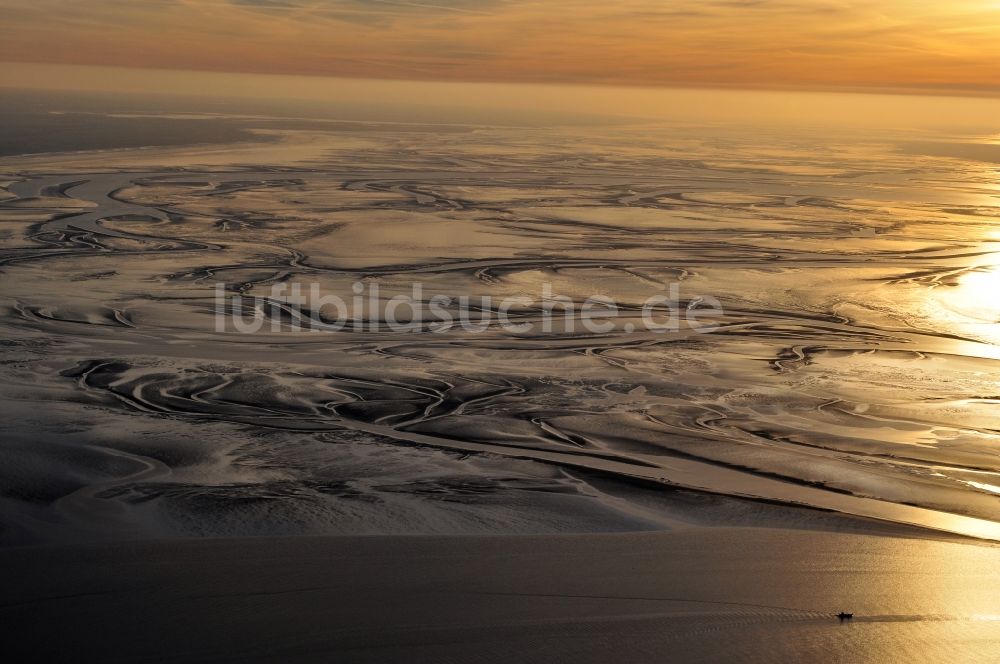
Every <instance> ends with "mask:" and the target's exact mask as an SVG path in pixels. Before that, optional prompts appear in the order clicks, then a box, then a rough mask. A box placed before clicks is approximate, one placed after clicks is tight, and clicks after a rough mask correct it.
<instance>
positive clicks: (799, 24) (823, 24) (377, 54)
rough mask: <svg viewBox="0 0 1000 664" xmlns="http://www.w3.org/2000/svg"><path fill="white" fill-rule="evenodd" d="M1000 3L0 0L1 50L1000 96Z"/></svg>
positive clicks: (422, 73)
mask: <svg viewBox="0 0 1000 664" xmlns="http://www.w3.org/2000/svg"><path fill="white" fill-rule="evenodd" d="M998 9H1000V3H998V2H995V1H992V0H991V1H990V2H983V1H982V0H956V1H954V2H949V3H913V2H906V1H904V0H879V1H877V2H858V1H854V0H844V1H834V0H798V1H797V2H796V1H789V0H754V1H746V2H741V1H739V0H737V1H733V0H698V1H695V0H676V1H674V2H662V1H661V0H622V2H618V3H613V4H609V3H605V2H598V1H597V0H558V1H553V2H546V3H537V2H529V1H527V0H507V1H500V0H439V1H438V2H433V3H419V2H403V1H399V2H391V1H385V2H380V1H379V2H376V1H365V0H283V1H282V2H274V1H268V0H229V1H227V0H178V1H176V2H166V1H165V2H151V1H149V0H143V1H139V2H136V1H134V0H128V1H126V0H94V1H91V2H82V1H80V0H71V1H69V2H67V1H66V0H36V1H35V2H33V3H31V4H30V5H26V4H25V3H22V2H15V1H14V0H0V11H2V12H3V14H4V22H5V28H6V30H5V38H4V40H3V42H2V43H0V60H5V61H15V62H39V63H59V64H88V65H104V66H133V67H143V68H174V69H190V70H206V71H229V72H252V73H273V74H307V75H325V76H347V77H360V78H389V79H405V80H452V81H487V82H504V81H505V82H536V83H552V82H563V83H584V84H595V83H615V84H620V85H690V86H720V87H727V86H741V87H757V88H760V87H772V88H773V87H777V88H809V89H844V88H863V89H889V90H893V89H907V90H915V89H919V90H937V91H952V90H963V91H980V92H992V93H1000V38H998V37H1000V11H998Z"/></svg>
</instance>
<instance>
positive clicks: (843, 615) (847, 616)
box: [837, 611, 854, 620]
mask: <svg viewBox="0 0 1000 664" xmlns="http://www.w3.org/2000/svg"><path fill="white" fill-rule="evenodd" d="M837 617H838V618H840V619H841V620H850V619H851V618H853V617H854V614H853V613H845V612H844V611H841V612H840V613H838V614H837Z"/></svg>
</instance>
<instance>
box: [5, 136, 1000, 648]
mask: <svg viewBox="0 0 1000 664" xmlns="http://www.w3.org/2000/svg"><path fill="white" fill-rule="evenodd" d="M259 131H263V130H259ZM266 131H268V132H270V133H268V134H267V135H266V137H267V139H268V140H267V141H266V142H244V143H235V144H228V145H224V144H218V145H200V146H173V147H163V148H150V149H142V150H129V149H118V150H104V151H90V152H78V153H72V154H69V153H67V154H57V155H34V156H24V157H15V158H8V159H5V160H4V161H3V163H2V164H0V186H2V191H0V270H2V273H3V275H2V283H0V286H2V292H0V329H2V333H3V344H2V345H0V377H2V381H0V415H2V417H3V419H4V423H5V427H4V429H5V430H4V435H3V438H2V441H0V544H2V545H3V548H0V580H2V582H3V586H4V588H5V594H4V600H3V604H2V607H0V608H2V610H3V612H4V614H3V616H2V617H3V621H2V623H3V630H4V635H5V637H7V638H5V642H10V643H13V645H12V646H11V647H12V648H13V649H14V652H15V653H16V654H18V655H21V656H29V655H30V656H32V657H35V658H41V657H43V656H47V655H51V656H53V657H55V658H56V659H57V660H60V659H61V660H69V659H73V660H74V661H81V660H88V661H219V660H223V661H224V660H239V661H246V660H252V659H260V660H265V661H282V662H285V661H315V660H316V659H324V658H333V657H335V658H336V660H337V661H432V660H433V661H448V660H460V661H469V660H470V659H473V660H474V661H501V660H503V661H510V660H517V661H522V660H524V661H535V660H537V661H542V660H545V661H574V662H581V661H582V662H587V661H607V660H608V659H611V658H613V657H615V656H617V655H620V653H621V652H623V651H624V650H627V651H628V652H629V654H630V658H629V659H630V660H632V661H664V660H667V661H670V660H672V659H676V660H681V661H683V660H698V661H733V659H737V660H739V661H751V662H753V661H761V662H765V661H775V660H800V661H801V660H805V661H809V660H823V661H845V662H847V661H947V660H954V659H956V655H957V659H958V660H960V661H990V657H991V656H992V654H993V653H994V652H995V643H996V642H997V639H998V638H1000V635H998V633H997V625H1000V622H998V621H997V616H998V615H1000V607H998V606H997V605H996V601H995V597H996V596H997V592H996V589H997V587H998V579H997V576H996V570H997V569H1000V567H998V565H997V562H998V560H997V551H998V550H997V549H996V548H995V546H993V545H992V544H988V543H985V542H986V541H988V540H997V539H1000V456H998V451H997V450H998V447H997V443H998V442H1000V434H998V431H1000V419H998V416H997V403H998V397H997V394H998V392H997V386H998V383H997V380H996V376H997V362H998V361H1000V353H998V350H997V344H998V343H1000V336H998V333H997V321H998V320H1000V308H998V307H997V306H996V300H995V297H994V295H995V292H996V289H997V286H998V285H1000V279H998V275H1000V269H998V266H1000V262H998V260H997V256H998V255H1000V252H998V236H997V235H996V230H995V225H996V220H997V219H998V218H1000V214H998V204H997V188H996V174H995V170H994V168H993V167H992V166H990V165H989V164H988V163H987V162H984V161H976V159H975V157H976V154H977V153H976V151H975V150H973V151H963V153H962V154H961V155H957V157H962V158H956V155H955V154H953V151H951V150H949V151H948V155H944V154H942V153H941V152H940V151H938V150H924V151H923V153H920V154H913V152H914V151H917V152H920V148H919V146H920V145H922V144H924V143H922V142H918V139H919V140H920V141H924V142H926V141H930V142H934V141H935V140H936V137H934V136H927V137H915V136H913V135H912V133H905V132H904V133H901V134H900V135H899V136H896V137H894V136H892V135H890V134H887V133H885V132H880V133H879V134H878V135H868V136H865V135H838V134H832V135H831V134H823V133H809V132H807V131H805V130H800V131H798V133H794V134H793V133H790V132H788V131H785V130H784V129H783V128H775V129H772V130H770V131H766V130H763V129H761V130H760V131H755V132H753V133H748V132H745V131H741V130H736V129H731V128H725V127H676V126H653V125H645V126H622V127H617V128H615V129H613V130H612V129H609V128H607V127H603V128H601V129H599V130H598V129H594V128H593V127H561V128H546V129H544V130H543V129H537V128H517V129H512V128H509V127H493V126H476V127H469V126H463V127H462V128H461V130H460V131H458V130H453V129H441V130H437V129H434V128H433V127H414V126H406V127H403V126H395V125H393V124H392V123H391V122H389V123H386V124H383V125H380V126H377V127H374V126H368V127H352V128H351V130H350V131H344V130H343V128H342V127H336V126H332V125H331V126H330V127H327V128H326V129H319V128H310V129H309V130H304V129H302V128H301V127H297V128H286V129H281V128H274V127H272V128H270V129H268V130H266ZM944 140H945V139H944V138H942V141H944ZM948 140H953V139H948ZM966 140H968V141H974V140H975V137H966ZM914 146H916V147H914ZM924 153H926V154H924ZM415 281H419V282H420V283H421V284H422V287H423V293H424V294H425V296H426V297H430V296H431V295H432V294H437V293H441V294H446V295H451V296H455V297H464V298H467V299H468V301H469V302H471V303H472V308H473V309H474V310H476V311H478V312H480V313H488V314H495V313H496V308H497V307H496V305H495V302H496V301H497V300H499V299H501V298H504V297H511V296H527V297H531V298H536V299H537V298H539V296H540V294H541V292H542V291H543V288H544V287H545V284H549V285H550V286H551V287H552V288H553V290H554V292H555V293H557V294H559V295H562V296H565V297H566V298H567V299H568V300H569V301H571V302H573V303H574V304H579V303H581V302H583V301H584V300H585V298H588V297H589V296H591V295H594V294H600V295H602V296H606V297H610V298H613V299H614V300H615V301H616V302H617V303H618V305H619V307H618V310H617V312H616V313H615V315H614V316H612V317H611V318H610V320H611V322H612V323H613V327H612V328H611V329H610V330H608V331H605V332H601V333H591V332H588V331H581V330H580V329H579V328H574V329H573V330H570V329H569V325H570V323H571V322H576V321H575V319H565V318H562V319H560V320H558V322H557V323H556V324H555V325H554V327H553V328H552V329H548V330H545V329H541V328H540V325H541V324H542V321H543V316H542V314H543V308H542V306H541V304H540V303H539V302H533V303H532V304H530V305H525V306H522V307H520V308H517V309H515V310H513V311H512V312H511V316H512V319H513V320H514V321H515V322H517V323H522V324H526V325H530V326H531V330H530V331H528V332H525V331H516V330H512V329H510V328H506V327H503V326H500V325H496V324H489V325H486V326H485V328H484V329H483V330H481V331H478V332H470V331H468V330H464V329H461V328H453V329H447V330H441V329H434V328H433V327H431V326H430V325H429V324H425V322H424V321H416V322H415V324H414V325H412V326H411V327H410V328H409V329H406V330H402V331H400V330H396V329H392V328H390V327H388V326H387V325H386V324H385V323H386V321H384V320H383V319H382V318H381V317H380V316H379V315H376V314H372V313H371V312H370V311H369V312H368V313H365V312H361V313H360V314H359V315H357V316H355V317H353V318H351V319H350V320H349V321H348V323H347V324H346V325H345V326H344V327H343V328H342V329H340V330H339V331H336V332H330V331H328V329H327V324H328V323H329V321H328V320H326V319H323V317H322V315H320V316H318V317H317V318H314V319H310V320H309V321H306V325H305V327H302V326H301V325H298V323H301V322H302V320H300V319H299V318H296V317H295V316H293V315H292V314H293V313H294V312H293V310H292V309H290V308H289V307H288V306H285V304H284V303H283V302H281V301H276V300H275V298H274V297H273V296H272V290H271V289H272V287H273V286H274V285H275V284H286V285H290V284H294V283H316V284H318V285H319V286H320V287H321V288H322V291H323V292H324V293H332V294H338V295H340V296H344V297H347V296H349V294H351V293H352V292H353V291H352V287H353V285H354V284H363V285H364V286H365V287H366V288H369V289H370V288H371V287H372V286H377V287H378V295H377V296H375V302H376V304H377V305H378V306H377V307H375V310H376V311H378V310H380V307H381V306H382V305H384V304H385V303H386V302H387V301H389V300H390V299H391V298H393V297H394V296H396V295H399V294H403V293H407V292H410V289H411V286H412V284H413V282H415ZM216 284H222V285H223V287H224V289H225V290H224V292H225V294H226V297H227V300H226V303H225V305H224V306H223V307H222V309H221V310H222V311H223V312H224V313H225V315H226V316H227V317H228V318H230V319H231V318H234V317H244V316H247V315H249V314H252V313H253V312H254V311H258V310H259V311H261V312H263V315H264V316H265V325H264V327H263V328H261V329H259V330H257V331H255V332H253V333H240V332H238V331H236V330H235V329H233V328H232V326H224V327H222V328H219V327H218V326H217V323H218V319H217V315H218V313H219V311H220V308H219V305H218V302H217V301H216V299H215V295H216V290H215V287H216ZM673 284H677V285H679V288H680V304H681V306H682V307H684V308H685V309H686V310H689V309H692V308H694V309H697V308H698V307H699V306H700V303H702V302H703V301H704V300H705V298H706V297H712V298H715V299H716V300H717V301H718V302H719V303H720V305H721V308H722V312H721V314H720V315H718V316H717V317H716V318H714V319H713V320H712V321H711V322H712V324H713V325H714V326H715V329H714V330H713V331H712V332H711V333H707V334H704V333H702V331H700V330H699V329H698V327H697V326H696V325H685V326H682V327H681V328H679V329H676V330H673V331H669V332H657V331H652V330H649V329H646V328H643V327H642V326H641V325H640V323H641V315H640V312H641V308H642V303H643V301H644V300H645V299H646V298H648V297H649V296H650V295H654V294H658V293H664V292H667V291H668V289H669V288H670V287H671V285H673ZM369 292H370V291H369ZM488 298H489V299H488ZM272 305H274V306H272ZM241 320H242V318H241ZM314 323H315V325H314ZM966 536H971V537H973V538H979V540H976V541H973V540H969V539H967V538H966ZM841 610H846V611H854V612H855V613H856V614H857V617H856V618H855V619H854V620H852V621H851V622H850V623H845V624H841V623H839V622H838V621H837V620H836V619H834V617H833V615H834V614H835V613H837V612H838V611H841ZM631 655H634V656H631ZM475 658H478V659H475Z"/></svg>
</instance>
